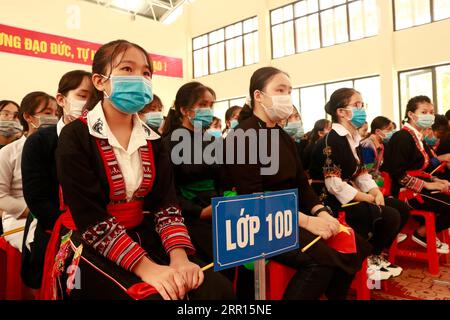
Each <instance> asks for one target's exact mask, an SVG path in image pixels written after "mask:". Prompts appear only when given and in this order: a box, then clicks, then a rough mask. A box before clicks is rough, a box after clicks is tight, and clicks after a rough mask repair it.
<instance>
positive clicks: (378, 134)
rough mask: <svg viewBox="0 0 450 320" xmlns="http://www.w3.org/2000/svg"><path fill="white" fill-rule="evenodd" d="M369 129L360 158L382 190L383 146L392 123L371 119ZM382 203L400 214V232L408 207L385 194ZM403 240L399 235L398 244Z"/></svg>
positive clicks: (384, 119)
mask: <svg viewBox="0 0 450 320" xmlns="http://www.w3.org/2000/svg"><path fill="white" fill-rule="evenodd" d="M370 128H371V131H370V136H369V137H367V138H366V139H364V140H362V141H361V152H362V158H363V161H364V165H365V167H366V169H367V170H368V171H369V174H370V175H371V176H372V178H373V179H374V181H375V182H376V183H377V185H378V187H380V188H383V186H384V178H383V177H382V175H381V166H382V165H383V158H384V150H385V145H386V144H387V143H388V142H389V140H390V139H391V137H392V135H393V134H394V133H395V130H394V123H393V122H392V121H391V120H389V119H388V118H386V117H383V116H379V117H376V118H375V119H373V121H372V123H371V125H370ZM386 192H387V190H386ZM384 202H385V204H386V205H388V206H390V207H392V208H395V209H397V211H398V212H399V213H400V219H401V221H400V230H401V229H402V228H403V226H404V225H405V224H406V222H407V221H408V217H409V211H410V209H409V207H408V205H407V204H405V203H404V202H402V201H399V200H397V199H395V198H393V197H392V196H390V195H388V194H385V198H384ZM404 240H406V234H404V233H399V234H398V236H397V242H398V243H400V242H402V241H404Z"/></svg>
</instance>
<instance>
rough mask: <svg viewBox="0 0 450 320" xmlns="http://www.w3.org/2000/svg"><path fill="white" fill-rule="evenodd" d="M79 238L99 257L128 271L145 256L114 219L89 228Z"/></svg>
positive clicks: (142, 250)
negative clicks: (97, 253) (101, 256)
mask: <svg viewBox="0 0 450 320" xmlns="http://www.w3.org/2000/svg"><path fill="white" fill-rule="evenodd" d="M81 238H82V239H83V241H84V242H86V243H87V244H88V245H90V246H92V247H93V248H94V249H95V250H96V251H97V252H99V253H100V254H101V255H103V256H104V257H106V258H108V259H109V260H111V261H114V262H115V263H116V264H117V265H119V266H122V267H123V268H124V269H126V270H129V271H131V269H132V267H133V266H134V264H135V263H136V262H137V261H138V260H139V259H140V258H141V257H142V256H144V255H145V251H144V249H142V248H141V247H140V246H139V245H138V244H137V243H136V242H134V241H133V240H132V239H131V238H130V237H129V236H128V235H127V234H126V231H125V228H124V227H123V226H122V225H120V224H119V223H117V220H116V218H115V217H111V218H110V219H108V220H105V221H101V222H99V223H97V224H96V225H95V226H92V227H90V228H89V229H88V230H86V231H85V232H84V233H83V234H82V235H81Z"/></svg>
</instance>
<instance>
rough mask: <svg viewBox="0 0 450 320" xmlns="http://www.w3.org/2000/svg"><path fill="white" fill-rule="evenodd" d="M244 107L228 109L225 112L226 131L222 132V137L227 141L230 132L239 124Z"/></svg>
mask: <svg viewBox="0 0 450 320" xmlns="http://www.w3.org/2000/svg"><path fill="white" fill-rule="evenodd" d="M241 110H242V107H240V106H232V107H230V108H228V110H227V111H226V112H225V129H224V130H223V132H222V137H223V138H224V139H225V137H226V136H227V134H228V132H229V131H230V130H231V129H234V128H236V127H237V125H238V124H239V121H238V120H239V114H240V113H241Z"/></svg>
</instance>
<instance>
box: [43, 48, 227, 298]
mask: <svg viewBox="0 0 450 320" xmlns="http://www.w3.org/2000/svg"><path fill="white" fill-rule="evenodd" d="M152 66H153V64H152V61H151V60H150V58H149V55H148V53H147V52H146V51H145V50H144V49H143V48H142V47H140V46H139V45H137V44H133V43H130V42H128V41H126V40H116V41H112V42H109V43H107V44H105V45H103V46H102V47H100V48H99V49H98V50H97V52H96V54H95V56H94V60H93V64H92V83H93V85H94V87H95V90H94V92H93V94H92V96H91V99H90V100H89V101H88V103H87V108H88V109H91V111H89V112H88V113H87V114H86V115H84V116H83V117H81V118H79V119H77V120H75V121H73V122H71V123H70V124H68V125H67V126H66V127H64V129H63V130H62V131H61V135H60V136H59V138H58V147H57V149H56V168H57V176H58V181H59V182H60V185H61V190H62V194H61V201H62V207H63V208H64V210H65V211H64V213H63V214H61V215H60V216H59V218H58V220H57V222H56V223H55V226H54V228H53V232H52V237H51V239H50V241H49V244H48V246H47V251H46V258H45V266H44V274H43V282H42V288H41V291H42V292H43V297H41V298H45V299H56V298H64V299H89V300H90V299H114V300H115V299H128V300H131V299H158V300H159V299H167V300H169V299H172V300H177V299H183V298H184V297H185V296H186V295H187V294H189V297H190V298H191V299H195V298H203V299H207V298H210V299H214V298H216V299H217V298H221V297H223V295H222V294H223V293H224V290H226V288H225V287H224V286H222V285H221V283H220V278H218V277H217V276H216V275H215V274H214V273H213V272H212V271H209V272H208V271H207V272H205V274H204V273H203V271H202V270H201V269H200V266H199V265H198V264H197V263H195V262H191V260H190V259H192V260H196V258H195V257H194V256H192V254H193V253H194V252H195V249H194V247H193V245H192V243H191V240H190V237H189V234H188V232H187V229H186V227H185V225H184V223H183V217H182V216H181V212H180V209H179V207H178V204H177V201H176V198H175V192H174V184H173V174H172V168H171V165H170V161H169V158H168V157H169V155H168V153H167V152H166V150H165V149H164V146H163V145H162V143H161V139H160V138H159V136H158V135H157V134H156V133H155V132H153V131H152V130H151V129H150V128H149V127H148V126H147V125H146V124H145V123H143V122H142V121H141V120H140V119H139V116H138V114H137V113H138V112H139V111H141V110H142V109H143V108H144V107H145V106H146V105H148V104H149V103H150V102H151V100H152V99H153V93H152V73H153V69H152ZM92 107H93V108H92ZM144 212H145V214H144ZM78 269H79V270H81V274H80V275H79V276H78V279H79V281H80V283H79V286H75V284H76V279H77V275H76V274H75V272H74V270H78ZM214 279H218V281H219V284H217V283H215V282H214ZM210 286H213V287H215V290H211V287H210ZM217 288H220V289H217ZM229 292H231V288H230V291H229Z"/></svg>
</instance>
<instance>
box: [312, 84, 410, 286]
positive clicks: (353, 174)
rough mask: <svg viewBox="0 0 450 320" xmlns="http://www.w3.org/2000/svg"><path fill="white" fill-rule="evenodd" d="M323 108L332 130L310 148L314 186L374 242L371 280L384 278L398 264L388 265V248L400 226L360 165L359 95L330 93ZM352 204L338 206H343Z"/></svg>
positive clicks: (397, 271) (361, 108)
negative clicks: (385, 251)
mask: <svg viewBox="0 0 450 320" xmlns="http://www.w3.org/2000/svg"><path fill="white" fill-rule="evenodd" d="M325 111H326V112H327V113H328V114H329V115H331V118H332V122H333V124H332V129H331V131H330V132H329V133H328V134H327V135H326V136H325V137H324V138H323V139H321V140H320V141H319V142H318V143H317V144H316V147H315V148H314V151H313V157H312V159H311V166H310V175H311V178H312V179H313V184H312V186H313V188H314V189H315V190H316V192H317V193H318V194H320V197H321V199H324V200H325V203H326V204H328V205H329V206H331V208H333V209H334V210H336V211H341V210H342V211H344V212H345V215H346V220H347V223H348V224H349V225H350V226H351V227H352V228H353V229H354V230H355V231H356V232H357V233H358V234H359V235H360V236H362V237H364V238H365V239H367V240H369V242H370V243H371V244H372V246H373V250H372V255H371V256H370V257H369V259H368V271H367V272H368V276H369V278H370V279H371V280H374V281H379V280H386V279H389V278H390V277H395V276H398V275H400V273H401V272H402V269H401V268H400V267H398V266H395V265H393V264H390V263H389V262H388V261H387V259H386V258H385V256H384V255H382V252H383V250H385V249H388V248H389V247H390V246H391V244H392V242H393V241H394V239H395V238H396V236H397V234H398V233H399V231H400V226H401V218H400V213H399V212H398V210H396V209H394V208H392V207H390V206H388V205H387V204H386V203H385V200H384V196H383V194H382V193H381V191H380V189H379V188H378V186H377V184H376V183H375V181H374V180H373V179H372V176H371V175H370V174H369V173H368V172H367V169H366V168H365V164H364V160H363V158H362V154H361V147H360V140H361V136H360V135H359V133H358V131H357V128H360V127H361V125H362V124H363V123H364V122H365V121H366V110H365V105H364V102H363V99H362V97H361V94H360V93H359V92H358V91H356V90H354V89H351V88H341V89H338V90H336V91H335V92H333V94H332V95H331V97H330V101H328V103H327V104H326V106H325ZM353 202H357V204H355V205H352V206H349V207H345V208H342V205H345V204H349V203H353Z"/></svg>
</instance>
